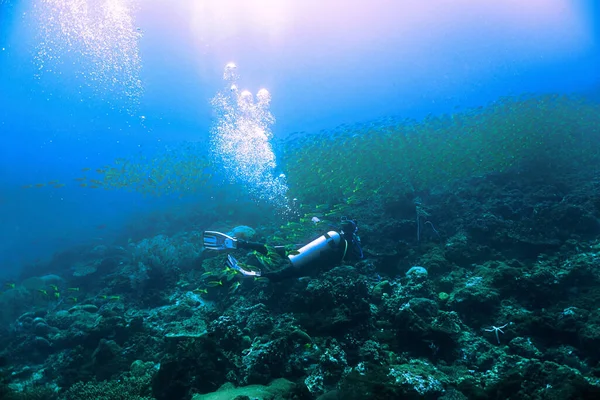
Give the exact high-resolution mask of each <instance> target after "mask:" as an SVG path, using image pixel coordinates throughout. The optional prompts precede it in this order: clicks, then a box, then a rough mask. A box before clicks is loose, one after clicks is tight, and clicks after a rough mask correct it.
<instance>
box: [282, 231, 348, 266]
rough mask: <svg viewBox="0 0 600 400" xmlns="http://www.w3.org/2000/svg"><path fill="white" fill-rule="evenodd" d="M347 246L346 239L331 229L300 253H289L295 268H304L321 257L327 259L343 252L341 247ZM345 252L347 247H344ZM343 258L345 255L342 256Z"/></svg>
mask: <svg viewBox="0 0 600 400" xmlns="http://www.w3.org/2000/svg"><path fill="white" fill-rule="evenodd" d="M340 246H344V247H346V241H345V240H343V239H342V236H341V235H340V234H339V233H337V232H335V231H329V232H327V233H325V234H324V235H321V236H319V237H318V238H317V239H315V240H313V241H312V242H310V243H309V244H307V245H306V246H304V247H301V248H300V249H299V250H298V254H294V255H289V256H288V258H289V260H290V262H291V263H292V267H294V268H302V267H303V266H305V265H306V264H310V263H312V262H315V261H317V260H319V259H327V258H330V257H332V256H334V255H335V254H336V253H340V252H341V250H342V249H341V247H340ZM344 253H345V249H344ZM341 258H343V256H342V257H341Z"/></svg>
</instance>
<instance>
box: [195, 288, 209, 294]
mask: <svg viewBox="0 0 600 400" xmlns="http://www.w3.org/2000/svg"><path fill="white" fill-rule="evenodd" d="M192 292H193V293H196V294H207V293H208V290H206V289H194V290H192Z"/></svg>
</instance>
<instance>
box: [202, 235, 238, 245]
mask: <svg viewBox="0 0 600 400" xmlns="http://www.w3.org/2000/svg"><path fill="white" fill-rule="evenodd" d="M202 236H203V241H204V248H206V249H210V250H227V249H237V239H236V238H232V237H231V236H228V235H226V234H224V233H221V232H215V231H204V234H203V235H202Z"/></svg>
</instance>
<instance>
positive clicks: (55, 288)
mask: <svg viewBox="0 0 600 400" xmlns="http://www.w3.org/2000/svg"><path fill="white" fill-rule="evenodd" d="M50 287H51V288H52V290H54V291H55V292H58V286H56V285H50Z"/></svg>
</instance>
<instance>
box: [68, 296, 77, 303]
mask: <svg viewBox="0 0 600 400" xmlns="http://www.w3.org/2000/svg"><path fill="white" fill-rule="evenodd" d="M67 300H69V301H70V302H72V303H77V297H69V298H68V299H67Z"/></svg>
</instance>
